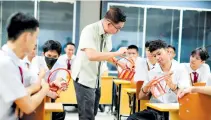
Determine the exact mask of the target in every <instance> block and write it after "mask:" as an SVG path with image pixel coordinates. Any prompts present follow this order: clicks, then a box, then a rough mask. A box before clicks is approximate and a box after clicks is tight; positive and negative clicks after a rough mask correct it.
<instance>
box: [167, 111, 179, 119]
mask: <svg viewBox="0 0 211 120" xmlns="http://www.w3.org/2000/svg"><path fill="white" fill-rule="evenodd" d="M169 120H179V112H178V111H174V112H169Z"/></svg>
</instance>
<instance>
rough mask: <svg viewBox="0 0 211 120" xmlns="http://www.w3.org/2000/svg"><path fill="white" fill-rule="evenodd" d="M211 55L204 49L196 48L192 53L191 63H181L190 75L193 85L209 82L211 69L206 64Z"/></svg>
mask: <svg viewBox="0 0 211 120" xmlns="http://www.w3.org/2000/svg"><path fill="white" fill-rule="evenodd" d="M208 58H209V54H208V52H207V50H206V49H204V48H196V49H195V50H193V51H192V52H191V56H190V63H181V64H182V65H184V66H185V68H186V70H187V71H188V73H189V79H190V81H192V83H197V82H204V83H206V81H207V80H208V77H209V74H210V67H209V66H208V65H207V64H206V63H205V62H206V60H207V59H208Z"/></svg>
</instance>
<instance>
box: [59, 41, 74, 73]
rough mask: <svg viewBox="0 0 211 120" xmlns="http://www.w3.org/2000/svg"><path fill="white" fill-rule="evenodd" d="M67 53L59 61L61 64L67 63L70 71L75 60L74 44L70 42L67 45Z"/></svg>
mask: <svg viewBox="0 0 211 120" xmlns="http://www.w3.org/2000/svg"><path fill="white" fill-rule="evenodd" d="M65 53H66V54H64V55H61V56H60V57H59V59H58V61H59V62H63V63H66V68H67V69H68V70H70V69H71V63H72V60H73V59H74V58H75V55H74V53H75V44H73V43H72V42H68V43H67V44H66V45H65Z"/></svg>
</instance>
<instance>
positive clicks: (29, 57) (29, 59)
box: [23, 45, 37, 69]
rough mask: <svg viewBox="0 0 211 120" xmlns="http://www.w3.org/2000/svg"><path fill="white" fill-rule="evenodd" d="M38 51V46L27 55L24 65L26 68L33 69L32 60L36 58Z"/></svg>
mask: <svg viewBox="0 0 211 120" xmlns="http://www.w3.org/2000/svg"><path fill="white" fill-rule="evenodd" d="M36 50H37V45H35V46H34V49H33V50H32V51H31V52H30V53H28V54H27V56H26V57H24V59H23V64H24V65H25V66H26V68H28V69H30V68H31V62H32V59H33V58H34V57H35V56H36V53H37V52H36Z"/></svg>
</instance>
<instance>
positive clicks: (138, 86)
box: [136, 81, 144, 99]
mask: <svg viewBox="0 0 211 120" xmlns="http://www.w3.org/2000/svg"><path fill="white" fill-rule="evenodd" d="M143 84H144V81H138V82H136V98H137V99H138V98H139V97H138V96H139V93H140V90H141V88H142V85H143Z"/></svg>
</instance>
